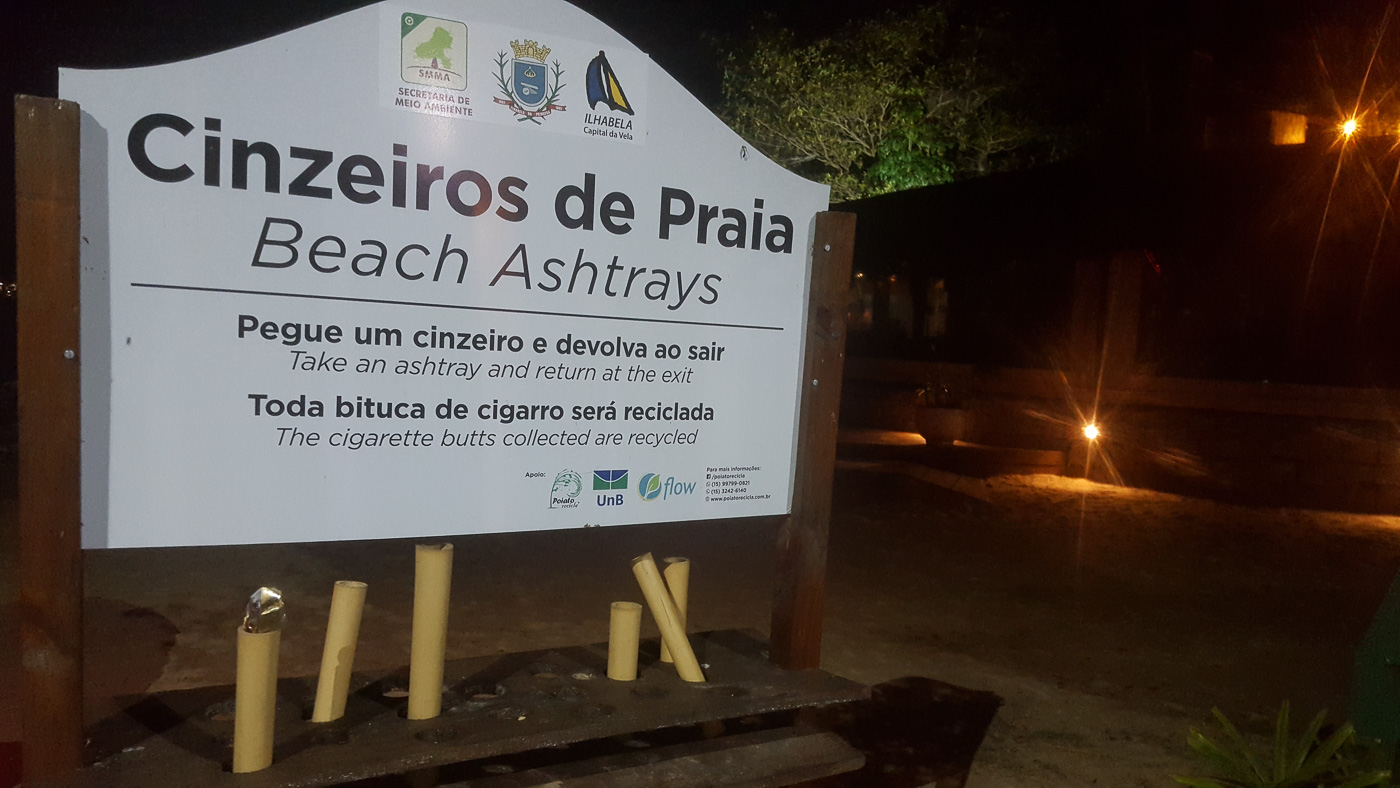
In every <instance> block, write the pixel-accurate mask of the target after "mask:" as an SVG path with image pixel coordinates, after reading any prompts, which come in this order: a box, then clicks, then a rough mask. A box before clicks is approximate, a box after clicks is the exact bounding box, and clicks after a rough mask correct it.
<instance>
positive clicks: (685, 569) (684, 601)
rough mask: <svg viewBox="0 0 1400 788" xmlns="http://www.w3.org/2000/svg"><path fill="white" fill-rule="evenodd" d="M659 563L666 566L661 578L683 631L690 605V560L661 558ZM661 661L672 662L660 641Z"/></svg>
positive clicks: (669, 651)
mask: <svg viewBox="0 0 1400 788" xmlns="http://www.w3.org/2000/svg"><path fill="white" fill-rule="evenodd" d="M661 563H663V564H665V565H666V568H665V569H664V570H663V571H662V573H661V574H662V576H663V577H664V578H665V579H666V590H668V591H670V592H671V599H673V600H675V603H676V612H677V613H680V614H681V631H682V632H684V631H685V622H686V618H687V616H688V615H689V614H688V613H687V612H686V608H687V607H689V604H690V559H689V558H680V557H677V556H672V557H670V558H663V559H662V560H661ZM661 661H662V662H672V661H673V660H672V659H671V650H670V649H669V648H666V641H664V640H663V641H661Z"/></svg>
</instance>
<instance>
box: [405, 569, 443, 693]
mask: <svg viewBox="0 0 1400 788" xmlns="http://www.w3.org/2000/svg"><path fill="white" fill-rule="evenodd" d="M415 558H416V571H415V574H414V582H413V646H412V651H411V652H410V653H409V660H408V718H409V719H410V720H429V719H432V718H433V717H436V716H438V714H440V713H441V712H442V662H443V658H444V655H445V654H446V652H447V605H448V599H449V597H450V596H451V594H452V545H451V544H420V545H418V546H417V550H416V551H415Z"/></svg>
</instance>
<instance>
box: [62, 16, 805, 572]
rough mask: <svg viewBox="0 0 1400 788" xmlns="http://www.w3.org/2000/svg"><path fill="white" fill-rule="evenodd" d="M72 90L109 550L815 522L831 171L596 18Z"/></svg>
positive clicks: (85, 83)
mask: <svg viewBox="0 0 1400 788" xmlns="http://www.w3.org/2000/svg"><path fill="white" fill-rule="evenodd" d="M60 84H61V90H60V93H61V95H62V97H63V98H65V99H70V100H73V101H76V102H78V103H79V104H81V106H82V109H83V113H84V116H83V128H82V135H83V139H82V162H81V164H82V211H83V236H84V239H83V247H82V248H83V281H82V288H83V290H82V297H83V302H82V309H83V315H82V325H83V354H84V364H83V381H82V386H83V399H84V402H83V435H84V454H83V496H84V500H83V517H84V546H86V547H139V546H173V545H214V544H233V543H260V542H288V541H315V540H336V539H367V538H382V537H394V536H434V535H451V534H465V533H481V532H491V531H512V530H538V529H552V528H576V527H582V526H585V525H615V524H621V523H638V522H660V521H676V520H693V519H706V518H721V517H739V516H750V515H763V514H779V513H783V512H787V511H789V510H790V507H791V495H792V473H793V466H794V460H795V457H794V453H795V443H796V418H797V410H798V403H799V397H800V386H799V384H800V381H799V376H800V372H801V359H802V348H803V334H804V332H803V326H804V319H805V316H804V312H805V309H806V303H807V287H808V275H809V269H810V244H811V233H812V227H813V221H814V215H815V214H816V213H817V212H818V211H821V210H825V208H826V206H827V188H826V187H825V186H821V185H818V184H814V183H811V182H808V181H805V180H803V179H801V178H798V177H796V176H794V175H791V174H789V173H787V172H785V171H784V170H782V169H781V168H780V167H778V166H777V165H775V164H774V163H772V162H771V161H768V160H767V159H765V158H764V157H763V156H762V155H760V154H758V153H757V152H756V151H754V150H753V149H752V148H750V147H748V146H746V145H745V143H744V141H743V140H741V139H740V138H739V137H737V136H736V135H735V134H734V133H733V132H732V131H730V130H729V129H728V128H727V127H725V126H724V124H723V123H721V122H720V121H719V120H718V119H717V118H716V117H715V116H714V115H712V114H711V113H710V112H709V111H708V110H706V109H705V108H704V107H703V106H701V104H700V103H699V102H697V101H696V100H695V99H694V98H693V97H692V96H691V95H689V94H688V93H687V92H686V91H685V90H684V89H683V88H681V87H680V86H679V85H678V84H677V83H676V82H675V81H674V80H673V79H671V78H670V77H669V76H668V75H667V74H665V73H664V72H662V71H661V70H660V69H658V68H657V67H656V66H655V65H654V64H653V63H652V62H651V60H650V59H649V58H648V57H647V56H646V55H645V54H644V53H642V52H640V51H638V50H637V49H636V48H635V47H633V46H632V45H630V44H629V43H628V42H627V41H625V40H624V39H623V38H622V37H621V36H619V35H618V34H617V33H615V32H614V31H612V30H611V29H609V28H608V27H606V26H605V25H603V24H602V23H600V22H598V21H597V20H595V19H593V18H592V17H590V16H588V15H587V14H585V13H583V12H581V11H579V10H578V9H576V8H574V7H572V6H569V5H567V4H565V3H562V2H557V1H555V0H509V1H505V0H502V1H500V2H451V1H450V0H423V2H414V3H413V4H410V5H397V4H390V3H381V4H380V5H377V6H371V7H367V8H363V9H360V10H357V11H353V12H350V13H347V14H344V15H341V16H338V17H335V18H332V19H328V20H325V21H323V22H320V23H318V24H314V25H311V26H309V27H306V28H302V29H299V30H295V31H292V32H289V33H286V34H284V35H279V36H276V37H274V38H270V39H267V40H264V41H260V42H257V43H254V44H250V45H247V46H243V47H239V48H237V49H233V50H229V51H226V52H221V53H218V54H213V55H208V56H205V57H200V58H196V59H193V60H187V61H183V62H178V63H170V64H166V65H160V66H152V67H149V68H136V69H124V70H110V71H81V70H69V69H65V70H63V71H62V72H61V75H60Z"/></svg>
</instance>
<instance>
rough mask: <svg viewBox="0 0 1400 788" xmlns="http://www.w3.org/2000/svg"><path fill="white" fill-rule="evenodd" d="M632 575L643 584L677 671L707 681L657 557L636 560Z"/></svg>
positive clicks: (682, 674) (648, 602)
mask: <svg viewBox="0 0 1400 788" xmlns="http://www.w3.org/2000/svg"><path fill="white" fill-rule="evenodd" d="M632 574H634V575H636V577H637V585H639V586H641V587H642V596H644V597H646V600H647V608H648V609H650V610H651V615H652V618H655V619H656V626H657V628H658V629H660V630H661V642H662V643H665V644H666V647H667V648H669V649H670V650H671V658H672V659H673V660H675V663H676V672H677V673H679V674H680V677H681V678H682V679H684V680H685V681H704V680H705V674H704V673H703V672H701V670H700V663H699V661H698V660H696V659H695V651H694V650H692V649H691V647H690V640H689V639H687V638H686V636H685V625H684V624H683V623H682V622H681V615H680V613H679V612H678V611H677V610H676V602H675V600H674V599H672V598H671V592H670V591H667V590H666V583H665V582H664V581H663V580H662V579H661V571H660V570H659V569H657V568H656V559H654V558H652V557H651V553H647V554H645V555H639V556H637V557H636V558H633V559H632Z"/></svg>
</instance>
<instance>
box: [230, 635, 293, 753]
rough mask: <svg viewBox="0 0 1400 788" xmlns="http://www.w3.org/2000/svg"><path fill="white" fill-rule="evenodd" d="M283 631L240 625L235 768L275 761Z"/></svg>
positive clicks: (235, 698) (234, 734)
mask: <svg viewBox="0 0 1400 788" xmlns="http://www.w3.org/2000/svg"><path fill="white" fill-rule="evenodd" d="M281 643H282V633H281V632H280V631H274V632H249V631H247V630H245V629H243V628H242V627H239V628H238V683H237V685H236V686H235V688H234V710H233V771H234V772H235V773H238V774H242V773H244V772H256V771H259V770H261V769H266V768H267V767H269V766H271V765H272V736H273V732H274V728H275V721H276V716H277V652H278V649H279V647H280V646H281Z"/></svg>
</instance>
